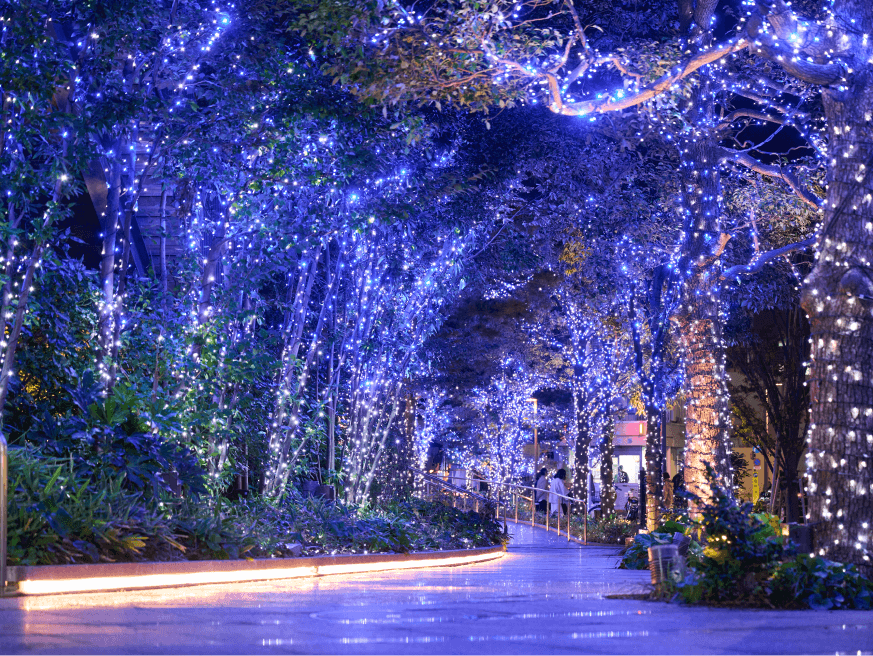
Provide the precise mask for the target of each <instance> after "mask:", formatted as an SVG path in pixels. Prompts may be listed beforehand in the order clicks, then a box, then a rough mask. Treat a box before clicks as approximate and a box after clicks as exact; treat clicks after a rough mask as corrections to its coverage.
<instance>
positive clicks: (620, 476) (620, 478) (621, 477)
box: [614, 465, 630, 483]
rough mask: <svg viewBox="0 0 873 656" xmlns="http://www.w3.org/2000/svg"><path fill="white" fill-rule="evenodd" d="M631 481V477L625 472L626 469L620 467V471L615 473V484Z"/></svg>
mask: <svg viewBox="0 0 873 656" xmlns="http://www.w3.org/2000/svg"><path fill="white" fill-rule="evenodd" d="M628 481H630V476H628V475H627V472H626V471H625V470H624V467H623V466H621V465H619V466H618V471H617V472H615V480H614V482H615V483H627V482H628Z"/></svg>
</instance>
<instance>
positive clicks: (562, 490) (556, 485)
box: [549, 469, 567, 517]
mask: <svg viewBox="0 0 873 656" xmlns="http://www.w3.org/2000/svg"><path fill="white" fill-rule="evenodd" d="M566 478H567V470H565V469H559V470H558V471H557V472H556V473H555V477H554V478H553V479H552V484H551V486H550V487H549V506H550V507H551V513H552V514H553V515H554V514H555V513H559V514H558V516H559V517H563V516H564V515H565V514H566V513H567V500H566V498H564V497H566V496H567V487H566V486H565V485H564V480H565V479H566Z"/></svg>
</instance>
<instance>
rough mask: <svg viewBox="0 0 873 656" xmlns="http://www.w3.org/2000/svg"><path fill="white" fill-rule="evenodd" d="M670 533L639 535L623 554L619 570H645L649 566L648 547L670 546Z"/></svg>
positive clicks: (671, 535) (671, 541)
mask: <svg viewBox="0 0 873 656" xmlns="http://www.w3.org/2000/svg"><path fill="white" fill-rule="evenodd" d="M672 543H673V534H672V533H661V532H659V531H655V532H653V533H640V534H639V535H637V536H636V537H635V538H634V541H633V544H632V545H630V546H629V547H628V548H627V550H626V551H625V552H624V555H623V556H622V558H621V563H620V564H619V567H620V568H621V569H646V568H648V566H649V547H651V546H654V545H656V544H672Z"/></svg>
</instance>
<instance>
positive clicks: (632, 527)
mask: <svg viewBox="0 0 873 656" xmlns="http://www.w3.org/2000/svg"><path fill="white" fill-rule="evenodd" d="M570 525H571V526H572V527H573V529H574V531H575V533H576V534H577V535H579V536H581V535H582V522H581V520H580V519H579V518H578V517H574V518H573V519H572V520H571V524H570ZM636 531H637V524H635V523H631V522H629V521H628V520H626V519H624V518H622V517H620V516H618V515H607V516H606V517H601V518H600V519H597V520H593V521H589V522H588V541H589V542H600V543H603V544H616V543H618V544H624V541H625V539H627V538H629V537H631V536H632V535H634V534H635V533H636Z"/></svg>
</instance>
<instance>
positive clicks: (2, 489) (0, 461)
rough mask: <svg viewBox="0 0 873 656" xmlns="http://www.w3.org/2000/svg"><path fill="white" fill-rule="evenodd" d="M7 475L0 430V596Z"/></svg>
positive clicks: (5, 448) (6, 456) (3, 577)
mask: <svg viewBox="0 0 873 656" xmlns="http://www.w3.org/2000/svg"><path fill="white" fill-rule="evenodd" d="M8 477H9V445H8V444H7V443H6V436H5V435H3V433H2V432H0V596H2V595H3V593H4V592H6V528H7V527H6V503H7V500H6V493H7V483H6V480H7V478H8Z"/></svg>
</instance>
